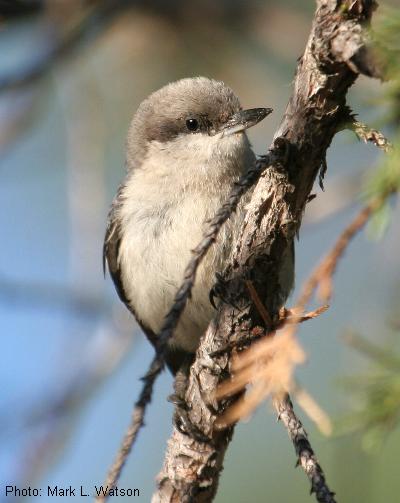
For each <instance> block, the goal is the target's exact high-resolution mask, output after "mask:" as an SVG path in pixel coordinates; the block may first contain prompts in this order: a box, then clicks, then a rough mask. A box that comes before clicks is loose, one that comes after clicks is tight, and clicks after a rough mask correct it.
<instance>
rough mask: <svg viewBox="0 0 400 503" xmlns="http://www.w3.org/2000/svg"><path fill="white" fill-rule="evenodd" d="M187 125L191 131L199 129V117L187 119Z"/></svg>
mask: <svg viewBox="0 0 400 503" xmlns="http://www.w3.org/2000/svg"><path fill="white" fill-rule="evenodd" d="M186 127H187V128H188V129H189V131H197V130H198V129H199V123H198V121H197V119H187V120H186Z"/></svg>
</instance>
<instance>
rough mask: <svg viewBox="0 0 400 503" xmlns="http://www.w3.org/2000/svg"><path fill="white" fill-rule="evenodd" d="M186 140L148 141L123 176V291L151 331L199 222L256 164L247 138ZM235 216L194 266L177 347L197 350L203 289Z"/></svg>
mask: <svg viewBox="0 0 400 503" xmlns="http://www.w3.org/2000/svg"><path fill="white" fill-rule="evenodd" d="M185 138H186V140H185V141H183V140H182V144H179V141H180V140H179V138H178V140H177V141H174V142H173V145H168V143H167V144H166V143H159V142H154V144H153V145H152V148H151V149H150V152H149V155H148V157H147V160H145V162H144V163H143V165H142V166H141V167H140V168H138V169H135V170H133V171H132V172H131V173H129V175H128V179H127V183H126V186H125V189H124V190H123V193H122V204H121V206H120V210H119V212H120V213H119V218H120V221H121V229H122V232H121V236H122V237H121V244H120V251H119V263H120V268H121V272H122V281H123V285H124V290H125V293H126V295H127V297H128V299H129V301H130V304H131V306H132V307H133V309H134V311H135V313H136V314H137V316H138V318H139V319H140V320H141V321H142V322H143V323H144V324H145V325H146V326H148V327H149V328H150V329H151V330H153V331H154V332H155V333H157V332H159V330H160V328H161V325H162V322H163V318H164V316H165V314H166V313H167V312H168V310H169V308H170V307H171V305H172V303H173V299H174V296H175V294H176V292H177V289H178V288H179V286H180V285H181V283H182V280H183V273H184V269H185V267H186V265H187V263H188V261H189V260H190V257H191V250H192V249H193V248H194V247H195V246H196V245H197V244H198V243H199V242H200V241H201V239H202V236H203V231H204V223H205V221H206V220H208V219H210V218H212V217H213V216H214V215H215V213H216V211H217V210H218V209H219V208H220V206H221V205H222V203H223V202H225V201H226V199H227V197H228V195H229V193H230V191H231V188H232V186H233V183H234V181H236V180H237V179H238V177H239V176H240V174H241V173H242V172H243V171H244V170H245V169H246V168H248V167H249V165H250V164H251V163H252V162H254V154H253V152H252V151H251V148H250V145H249V143H248V140H247V137H245V135H235V136H233V137H231V138H227V139H226V140H221V139H219V138H211V139H210V137H208V136H206V137H203V135H192V136H189V143H188V140H187V138H188V137H187V136H186V137H185ZM171 143H172V142H171ZM241 211H243V210H241ZM239 213H240V212H239ZM237 218H238V217H237V216H236V217H235V218H233V219H231V220H229V221H228V222H227V223H226V224H225V225H224V227H223V228H222V230H221V232H220V235H219V237H218V240H217V242H216V243H215V244H214V245H213V246H212V247H211V249H210V250H209V252H208V254H207V256H206V257H205V258H204V260H203V262H202V263H201V265H200V267H199V270H198V273H197V277H196V283H195V286H194V289H193V292H192V298H191V299H190V300H189V302H188V305H187V306H186V308H185V311H184V313H183V315H182V317H181V320H180V322H179V324H178V327H177V329H176V331H175V334H174V338H173V344H174V345H176V346H178V347H179V348H180V349H183V350H186V351H189V352H194V351H195V350H196V348H197V346H198V342H199V338H200V336H201V335H202V333H203V332H204V330H205V329H206V327H207V325H208V324H209V322H210V320H211V318H212V316H213V314H214V309H213V308H212V306H211V304H210V301H209V291H210V289H211V287H212V285H213V283H214V281H215V273H216V272H217V271H219V270H221V269H222V268H223V264H224V261H225V260H226V259H227V257H228V255H229V253H230V251H231V243H232V238H233V234H234V230H235V229H237V227H238V226H237ZM239 218H240V214H239Z"/></svg>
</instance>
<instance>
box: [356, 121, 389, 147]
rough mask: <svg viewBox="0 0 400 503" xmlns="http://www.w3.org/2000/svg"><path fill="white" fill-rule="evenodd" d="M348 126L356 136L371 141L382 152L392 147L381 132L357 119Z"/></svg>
mask: <svg viewBox="0 0 400 503" xmlns="http://www.w3.org/2000/svg"><path fill="white" fill-rule="evenodd" d="M350 127H351V129H352V131H354V133H355V134H356V136H357V137H358V138H359V139H360V140H362V141H364V142H365V143H368V142H369V143H372V144H374V145H375V146H376V147H378V148H380V149H382V150H383V151H384V152H388V151H389V150H390V149H391V148H392V145H391V143H390V142H389V141H388V140H387V138H386V137H385V136H384V135H383V133H381V132H380V131H378V130H377V129H373V128H370V127H369V126H367V125H366V124H364V123H362V122H359V121H355V122H353V123H352V124H351V125H350Z"/></svg>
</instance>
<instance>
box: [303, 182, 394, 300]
mask: <svg viewBox="0 0 400 503" xmlns="http://www.w3.org/2000/svg"><path fill="white" fill-rule="evenodd" d="M391 194H393V191H388V192H387V193H386V194H384V195H382V196H380V197H377V198H375V199H373V200H372V201H371V202H370V203H369V204H367V205H366V206H364V208H362V209H361V211H360V212H359V213H358V214H357V215H356V217H355V218H354V219H353V220H352V221H351V222H350V224H349V225H348V226H347V227H346V228H345V229H344V231H343V232H342V233H341V234H340V236H339V238H338V239H337V241H336V243H335V245H334V246H333V248H332V249H331V250H330V252H329V253H328V254H327V255H326V256H325V257H324V258H323V259H322V261H321V262H320V264H319V265H318V266H317V267H316V268H315V269H314V271H313V272H312V273H311V275H310V276H309V278H308V280H307V281H306V282H305V284H304V286H303V288H302V291H301V294H300V297H299V299H298V302H297V305H299V306H305V305H307V304H308V303H309V302H310V300H311V297H312V295H313V293H314V291H315V290H316V289H317V288H318V289H319V296H320V298H321V299H322V300H323V301H325V302H326V301H328V300H329V299H330V298H331V296H332V277H333V274H334V273H335V271H336V267H337V264H338V262H339V259H340V258H341V257H342V256H343V254H344V252H345V251H346V249H347V247H348V246H349V244H350V242H351V240H352V239H353V238H354V236H355V235H356V234H357V233H358V232H360V231H361V230H362V229H363V228H364V227H365V225H366V224H367V222H368V220H369V218H370V217H371V215H372V214H373V213H374V212H375V211H376V210H378V209H379V208H380V207H381V206H382V204H383V203H384V202H385V201H386V199H387V198H388V197H389V196H390V195H391Z"/></svg>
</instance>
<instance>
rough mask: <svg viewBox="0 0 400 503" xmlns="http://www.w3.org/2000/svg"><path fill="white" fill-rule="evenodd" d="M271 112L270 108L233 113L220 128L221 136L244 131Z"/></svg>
mask: <svg viewBox="0 0 400 503" xmlns="http://www.w3.org/2000/svg"><path fill="white" fill-rule="evenodd" d="M271 112H272V108H249V109H248V110H241V111H240V112H237V113H235V114H234V115H232V117H231V118H230V119H229V120H228V121H227V122H226V123H225V124H224V125H223V127H222V128H221V131H222V136H229V135H232V134H235V133H239V132H240V131H244V130H245V129H248V128H250V127H252V126H255V125H256V124H258V123H259V122H261V121H262V120H263V119H265V117H266V116H267V115H269V114H270V113H271Z"/></svg>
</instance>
